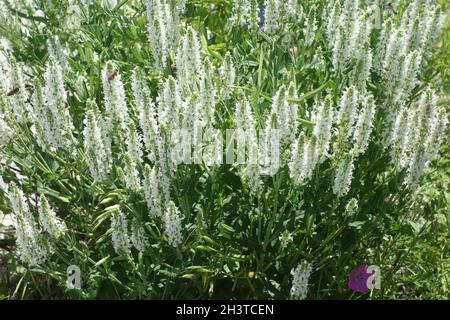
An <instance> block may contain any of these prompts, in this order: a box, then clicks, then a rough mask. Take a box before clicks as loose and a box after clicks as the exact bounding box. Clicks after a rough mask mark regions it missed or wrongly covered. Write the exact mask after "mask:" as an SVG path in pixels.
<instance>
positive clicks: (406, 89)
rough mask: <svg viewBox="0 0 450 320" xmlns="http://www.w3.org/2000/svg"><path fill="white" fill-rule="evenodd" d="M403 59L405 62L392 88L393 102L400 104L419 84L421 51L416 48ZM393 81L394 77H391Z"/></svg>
mask: <svg viewBox="0 0 450 320" xmlns="http://www.w3.org/2000/svg"><path fill="white" fill-rule="evenodd" d="M401 59H402V62H403V63H402V65H401V67H400V68H401V69H400V75H399V76H398V78H396V79H395V80H396V81H395V84H394V87H393V88H392V90H394V92H393V94H394V98H393V102H394V103H398V104H402V102H403V101H405V100H406V99H407V98H408V96H409V95H410V93H411V91H412V89H414V87H415V86H416V84H417V75H418V73H419V71H420V70H419V69H420V62H421V53H419V52H418V51H416V50H414V51H412V52H410V53H409V54H408V55H407V56H406V57H402V58H401ZM391 81H394V79H391Z"/></svg>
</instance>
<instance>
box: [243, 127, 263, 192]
mask: <svg viewBox="0 0 450 320" xmlns="http://www.w3.org/2000/svg"><path fill="white" fill-rule="evenodd" d="M245 134H246V135H247V137H246V138H247V139H248V140H247V141H248V142H247V163H246V164H245V165H244V168H243V177H244V180H245V181H246V182H247V184H248V186H249V188H250V190H251V191H252V192H253V193H256V192H258V191H259V190H260V187H261V180H260V166H259V163H260V161H259V149H258V138H257V134H256V130H255V129H250V130H247V131H246V132H245Z"/></svg>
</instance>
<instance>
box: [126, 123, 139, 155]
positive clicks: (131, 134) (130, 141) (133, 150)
mask: <svg viewBox="0 0 450 320" xmlns="http://www.w3.org/2000/svg"><path fill="white" fill-rule="evenodd" d="M126 145H127V154H128V155H129V156H130V159H131V161H133V162H134V163H136V164H140V163H142V150H141V137H140V135H139V133H138V131H137V129H136V126H135V124H134V121H132V120H130V123H129V128H128V132H127V138H126Z"/></svg>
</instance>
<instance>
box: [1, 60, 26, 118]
mask: <svg viewBox="0 0 450 320" xmlns="http://www.w3.org/2000/svg"><path fill="white" fill-rule="evenodd" d="M22 68H23V66H22V65H21V64H19V63H17V62H16V61H15V60H14V59H11V63H10V68H9V75H8V80H9V81H8V84H7V90H6V92H7V100H8V101H7V102H8V103H9V105H10V111H12V112H11V114H10V115H11V116H13V119H14V120H15V121H17V122H18V123H25V122H26V120H27V111H28V107H27V105H26V101H27V94H26V91H25V82H24V77H23V73H22Z"/></svg>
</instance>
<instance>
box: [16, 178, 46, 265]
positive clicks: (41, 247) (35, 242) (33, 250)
mask: <svg viewBox="0 0 450 320" xmlns="http://www.w3.org/2000/svg"><path fill="white" fill-rule="evenodd" d="M10 187H11V188H10V189H11V190H10V192H9V193H8V196H9V200H10V202H11V206H12V209H13V212H14V214H15V219H14V220H15V228H16V243H17V253H18V255H19V257H20V260H21V261H22V262H24V263H25V264H27V265H29V266H35V265H40V264H42V263H44V262H45V261H46V260H47V258H48V255H49V249H48V247H47V245H46V243H45V242H44V241H43V239H42V238H41V237H40V231H39V229H38V226H37V223H36V221H35V219H34V217H33V215H32V213H31V212H30V209H29V207H28V201H27V199H26V198H25V196H24V194H23V192H22V190H20V189H19V188H18V187H17V185H16V184H14V183H11V186H10Z"/></svg>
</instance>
